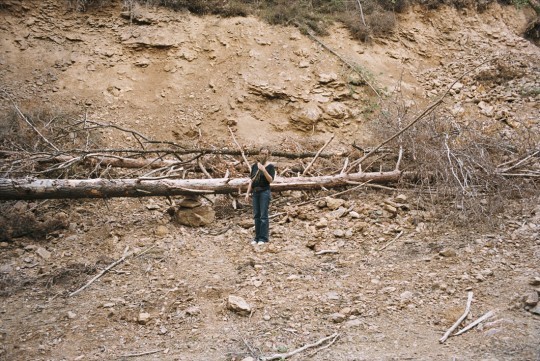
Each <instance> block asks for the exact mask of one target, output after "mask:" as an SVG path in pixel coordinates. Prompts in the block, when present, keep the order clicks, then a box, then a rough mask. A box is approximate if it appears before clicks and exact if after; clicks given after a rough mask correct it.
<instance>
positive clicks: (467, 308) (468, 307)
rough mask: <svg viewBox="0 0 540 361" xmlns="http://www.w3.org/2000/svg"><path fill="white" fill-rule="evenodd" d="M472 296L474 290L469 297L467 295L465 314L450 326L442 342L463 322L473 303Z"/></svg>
mask: <svg viewBox="0 0 540 361" xmlns="http://www.w3.org/2000/svg"><path fill="white" fill-rule="evenodd" d="M472 298H473V293H472V292H469V294H468V297H467V307H465V312H464V313H463V315H461V317H460V318H459V319H458V320H457V321H456V323H454V324H453V325H452V327H450V328H449V329H448V331H446V333H445V334H444V336H443V337H441V339H440V340H439V342H440V343H444V341H446V339H447V338H448V337H449V336H450V334H451V333H452V332H454V330H455V329H456V328H457V327H458V326H459V325H460V324H461V323H462V322H463V320H464V319H465V318H466V317H467V315H468V314H469V311H470V309H471V303H472Z"/></svg>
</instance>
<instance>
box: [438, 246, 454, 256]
mask: <svg viewBox="0 0 540 361" xmlns="http://www.w3.org/2000/svg"><path fill="white" fill-rule="evenodd" d="M439 254H440V255H441V256H443V257H455V256H456V255H457V253H456V250H455V249H453V248H445V249H443V250H441V251H440V252H439Z"/></svg>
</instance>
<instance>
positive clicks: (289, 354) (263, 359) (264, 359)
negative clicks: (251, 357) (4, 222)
mask: <svg viewBox="0 0 540 361" xmlns="http://www.w3.org/2000/svg"><path fill="white" fill-rule="evenodd" d="M339 336H340V334H339V333H334V334H332V335H330V336H327V337H324V338H321V339H320V340H319V341H317V342H315V343H311V344H307V345H305V346H302V347H300V348H297V349H296V350H293V351H291V352H287V353H278V354H275V355H272V356H268V357H264V356H263V357H260V358H259V359H260V360H261V361H271V360H284V359H286V358H289V357H292V356H294V355H296V354H298V353H300V352H303V351H305V350H307V349H309V348H314V347H317V346H320V345H322V344H323V343H325V342H327V341H330V344H333V343H334V342H335V341H336V340H337V339H338V338H339Z"/></svg>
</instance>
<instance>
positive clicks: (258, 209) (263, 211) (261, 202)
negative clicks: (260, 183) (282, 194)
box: [253, 189, 272, 242]
mask: <svg viewBox="0 0 540 361" xmlns="http://www.w3.org/2000/svg"><path fill="white" fill-rule="evenodd" d="M271 198H272V196H271V195H270V189H268V190H266V191H260V192H253V218H254V219H255V241H257V242H268V230H269V226H270V221H269V219H268V207H269V206H270V199H271Z"/></svg>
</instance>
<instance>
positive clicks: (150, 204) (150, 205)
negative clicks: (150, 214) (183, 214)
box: [146, 202, 160, 211]
mask: <svg viewBox="0 0 540 361" xmlns="http://www.w3.org/2000/svg"><path fill="white" fill-rule="evenodd" d="M159 208H160V207H159V204H155V203H153V202H151V203H148V204H147V205H146V209H148V210H149V211H153V210H155V209H159Z"/></svg>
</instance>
